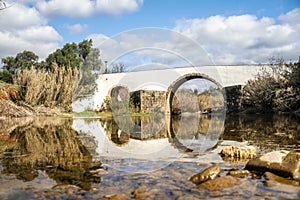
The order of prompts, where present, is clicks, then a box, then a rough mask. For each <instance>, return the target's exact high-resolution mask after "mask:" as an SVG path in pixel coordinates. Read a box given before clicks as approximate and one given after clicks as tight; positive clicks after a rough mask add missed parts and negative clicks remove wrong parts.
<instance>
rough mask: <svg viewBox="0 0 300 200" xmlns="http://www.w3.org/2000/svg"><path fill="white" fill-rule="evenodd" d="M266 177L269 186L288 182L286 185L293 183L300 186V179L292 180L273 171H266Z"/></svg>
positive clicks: (266, 183)
mask: <svg viewBox="0 0 300 200" xmlns="http://www.w3.org/2000/svg"><path fill="white" fill-rule="evenodd" d="M264 177H265V178H266V182H265V185H266V186H268V187H273V186H276V185H279V184H286V185H292V186H299V185H300V183H299V181H295V180H290V179H287V178H283V177H281V176H277V175H275V174H273V173H271V172H266V173H265V174H264Z"/></svg>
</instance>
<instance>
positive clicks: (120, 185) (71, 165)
mask: <svg viewBox="0 0 300 200" xmlns="http://www.w3.org/2000/svg"><path fill="white" fill-rule="evenodd" d="M0 123H1V126H0V127H1V128H0V185H1V187H0V199H80V198H82V199H105V198H109V197H111V196H112V195H116V194H119V195H121V196H122V197H124V198H125V199H131V198H135V197H136V198H138V197H139V196H138V195H141V196H140V197H143V198H150V199H152V198H164V199H177V198H179V199H180V198H182V199H186V198H197V199H199V198H200V199H204V198H209V199H218V198H222V199H226V198H227V199H232V198H238V199H249V198H250V199H261V198H268V199H283V198H287V199H298V198H300V188H299V187H295V186H290V185H285V184H279V185H277V186H273V187H267V186H265V180H264V178H263V177H255V178H253V177H248V178H245V179H242V180H241V184H240V185H239V186H235V187H230V188H224V189H221V190H218V191H208V190H205V189H201V188H198V187H197V186H196V185H194V184H193V183H191V182H190V181H188V179H189V177H191V176H192V175H194V174H195V173H197V172H199V171H201V170H203V169H205V168H206V167H209V166H211V165H213V164H218V165H220V166H221V168H222V174H226V173H227V170H229V169H231V168H243V167H244V165H245V162H246V161H238V162H237V161H224V160H223V159H222V158H221V157H220V155H219V152H220V151H221V149H222V148H223V147H224V146H227V145H232V144H233V145H253V146H255V147H256V148H257V150H258V154H262V153H265V152H269V151H272V150H280V149H285V150H293V151H300V126H299V117H295V116H253V115H252V116H251V115H247V116H242V117H241V116H240V117H237V116H229V117H228V116H227V118H226V119H224V118H223V117H222V116H217V115H216V116H212V117H210V116H208V115H201V116H200V115H192V114H188V115H183V116H179V117H176V118H172V119H169V118H167V117H165V116H164V115H150V116H144V117H128V116H120V117H116V118H74V119H65V118H21V119H1V121H0Z"/></svg>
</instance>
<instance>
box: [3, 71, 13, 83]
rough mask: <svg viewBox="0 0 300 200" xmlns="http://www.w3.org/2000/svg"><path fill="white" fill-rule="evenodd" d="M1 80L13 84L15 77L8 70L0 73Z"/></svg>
mask: <svg viewBox="0 0 300 200" xmlns="http://www.w3.org/2000/svg"><path fill="white" fill-rule="evenodd" d="M0 80H1V81H4V82H6V83H13V77H12V75H11V73H9V71H7V70H3V71H2V72H0Z"/></svg>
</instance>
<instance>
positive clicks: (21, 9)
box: [0, 3, 62, 59]
mask: <svg viewBox="0 0 300 200" xmlns="http://www.w3.org/2000/svg"><path fill="white" fill-rule="evenodd" d="M61 41H62V37H61V36H60V35H59V34H58V33H57V31H56V30H55V29H54V28H53V27H51V26H48V25H47V20H46V19H45V18H43V17H42V16H41V15H40V14H39V12H38V11H37V10H36V9H35V8H33V7H27V6H24V5H21V4H18V3H14V4H12V6H11V7H9V8H8V9H5V10H2V11H1V20H0V49H1V51H0V58H4V57H6V56H15V55H16V54H17V53H19V52H22V51H24V50H29V51H33V52H34V53H36V54H37V55H38V56H39V57H40V59H44V58H45V57H46V56H47V55H48V54H49V53H50V52H52V51H54V50H55V49H56V48H58V47H59V43H60V42H61Z"/></svg>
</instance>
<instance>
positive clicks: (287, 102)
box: [241, 59, 300, 112]
mask: <svg viewBox="0 0 300 200" xmlns="http://www.w3.org/2000/svg"><path fill="white" fill-rule="evenodd" d="M241 101H242V107H243V109H246V110H248V111H249V110H251V111H254V112H295V111H298V112H299V109H300V59H299V61H298V62H297V63H284V61H283V60H277V61H276V63H271V64H270V65H269V66H268V68H262V72H261V73H260V74H258V75H257V76H256V78H255V79H254V80H250V81H248V82H247V84H246V85H245V86H244V88H243V90H242V100H241Z"/></svg>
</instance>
